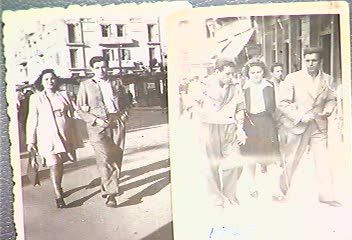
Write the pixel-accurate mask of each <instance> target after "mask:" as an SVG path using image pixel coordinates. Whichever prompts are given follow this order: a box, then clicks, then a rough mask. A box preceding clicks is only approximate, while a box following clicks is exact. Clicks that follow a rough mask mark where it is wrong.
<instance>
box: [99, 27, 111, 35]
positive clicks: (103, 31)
mask: <svg viewBox="0 0 352 240" xmlns="http://www.w3.org/2000/svg"><path fill="white" fill-rule="evenodd" d="M100 27H101V36H102V37H110V25H100Z"/></svg>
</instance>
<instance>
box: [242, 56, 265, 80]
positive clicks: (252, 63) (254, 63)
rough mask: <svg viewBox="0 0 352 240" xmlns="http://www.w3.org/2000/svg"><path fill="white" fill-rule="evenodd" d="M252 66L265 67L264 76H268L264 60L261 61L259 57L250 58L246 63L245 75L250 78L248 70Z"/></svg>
mask: <svg viewBox="0 0 352 240" xmlns="http://www.w3.org/2000/svg"><path fill="white" fill-rule="evenodd" d="M251 67H260V68H261V69H263V72H264V74H263V76H264V77H265V76H266V74H267V69H266V66H265V64H264V63H263V62H262V61H260V60H258V59H255V60H250V61H248V62H247V63H246V65H245V66H244V75H245V76H246V77H247V78H249V75H248V72H249V69H250V68H251Z"/></svg>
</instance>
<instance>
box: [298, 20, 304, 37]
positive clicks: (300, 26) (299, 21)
mask: <svg viewBox="0 0 352 240" xmlns="http://www.w3.org/2000/svg"><path fill="white" fill-rule="evenodd" d="M302 23H303V20H302V18H299V19H298V26H297V27H298V36H299V37H302Z"/></svg>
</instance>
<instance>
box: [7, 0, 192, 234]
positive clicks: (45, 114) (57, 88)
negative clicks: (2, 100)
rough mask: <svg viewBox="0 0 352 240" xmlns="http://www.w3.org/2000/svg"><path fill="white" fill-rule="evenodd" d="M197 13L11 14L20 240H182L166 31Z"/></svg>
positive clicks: (167, 7)
mask: <svg viewBox="0 0 352 240" xmlns="http://www.w3.org/2000/svg"><path fill="white" fill-rule="evenodd" d="M187 8H190V5H189V3H187V2H174V3H171V2H169V3H168V2H160V3H143V4H124V5H109V6H104V7H103V6H99V5H95V6H85V7H80V6H70V7H69V8H67V9H64V8H45V9H30V10H22V11H6V12H5V13H4V22H5V28H4V39H3V42H4V47H5V57H6V68H7V74H6V83H7V99H8V102H9V117H10V118H11V123H10V137H11V144H12V149H11V164H12V168H13V171H14V182H15V187H14V195H15V223H16V231H17V239H26V240H31V239H33V240H34V239H35V240H39V239H43V240H44V239H52V240H55V239H86V240H89V239H91V240H93V239H123V240H133V239H135V240H137V239H144V240H148V239H150V240H155V239H160V240H167V239H173V231H172V212H171V191H170V166H169V165H170V157H169V131H168V104H167V71H168V64H167V46H166V37H165V36H166V26H165V24H166V17H167V16H168V15H169V14H171V13H173V12H175V11H179V10H182V9H187Z"/></svg>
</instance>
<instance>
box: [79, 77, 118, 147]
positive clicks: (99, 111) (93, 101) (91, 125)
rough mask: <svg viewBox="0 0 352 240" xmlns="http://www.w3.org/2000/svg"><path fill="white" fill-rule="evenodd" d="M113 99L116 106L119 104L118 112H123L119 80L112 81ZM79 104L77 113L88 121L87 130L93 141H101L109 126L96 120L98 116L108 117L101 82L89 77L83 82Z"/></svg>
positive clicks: (104, 118) (103, 118) (80, 88)
mask: <svg viewBox="0 0 352 240" xmlns="http://www.w3.org/2000/svg"><path fill="white" fill-rule="evenodd" d="M110 83H111V88H112V93H113V101H114V102H115V105H116V106H119V109H117V113H118V114H122V112H123V110H124V109H122V108H123V107H124V106H122V105H123V104H121V102H122V101H123V100H122V97H120V96H121V95H120V94H119V92H120V89H119V84H118V82H117V81H110ZM77 105H78V108H79V110H77V114H78V116H79V117H80V118H82V119H83V121H85V122H86V123H87V131H88V135H89V138H90V140H91V141H100V140H101V139H103V138H104V137H105V134H104V130H105V129H106V128H107V127H108V126H109V124H105V125H102V126H98V125H97V124H96V120H97V119H98V118H100V119H102V120H107V119H108V111H107V109H106V106H105V104H104V101H103V95H102V92H101V90H100V87H99V84H98V83H97V82H96V81H95V80H94V79H93V78H90V79H87V80H85V81H83V82H81V84H80V87H79V90H78V94H77Z"/></svg>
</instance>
